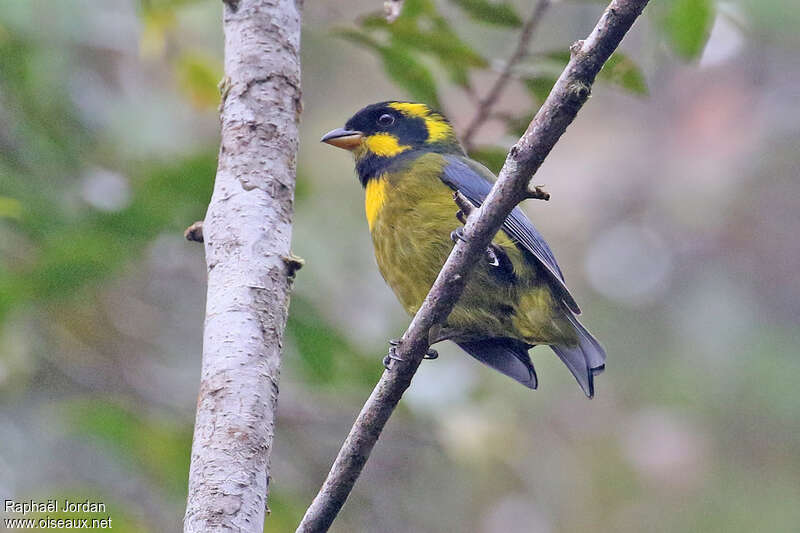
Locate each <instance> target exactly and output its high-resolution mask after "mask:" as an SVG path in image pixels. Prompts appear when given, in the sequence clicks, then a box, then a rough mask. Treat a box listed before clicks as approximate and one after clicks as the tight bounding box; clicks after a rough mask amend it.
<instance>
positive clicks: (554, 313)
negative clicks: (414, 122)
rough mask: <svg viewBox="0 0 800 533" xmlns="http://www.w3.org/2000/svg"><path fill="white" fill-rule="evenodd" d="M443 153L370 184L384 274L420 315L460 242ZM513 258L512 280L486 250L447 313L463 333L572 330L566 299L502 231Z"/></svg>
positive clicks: (369, 204)
mask: <svg viewBox="0 0 800 533" xmlns="http://www.w3.org/2000/svg"><path fill="white" fill-rule="evenodd" d="M444 164H446V163H445V160H444V158H443V157H442V156H441V155H439V154H434V153H429V154H425V155H422V156H421V157H419V158H417V159H416V160H414V161H413V162H410V163H409V164H408V166H407V167H405V168H403V169H400V170H397V171H395V172H388V173H386V174H383V175H381V177H380V178H379V179H377V180H373V182H371V183H368V184H367V187H366V202H365V205H366V211H367V218H368V222H369V224H370V232H371V235H372V242H373V245H374V247H375V257H376V260H377V263H378V268H379V269H380V272H381V274H382V275H383V278H384V279H385V280H386V282H387V283H388V284H389V286H390V287H391V288H392V290H393V291H394V292H395V294H396V296H397V298H398V299H399V300H400V303H401V304H402V305H403V307H404V308H405V310H406V311H407V312H408V313H409V314H411V315H413V314H414V313H416V312H417V310H418V309H419V306H420V305H421V304H422V301H423V300H424V299H425V296H426V295H427V294H428V291H429V290H430V288H431V286H432V285H433V282H434V281H435V280H436V276H437V275H438V273H439V270H440V269H441V267H442V265H443V264H444V262H445V260H446V259H447V256H448V255H449V254H450V251H451V250H452V248H453V246H454V244H453V242H452V240H451V238H450V233H451V231H453V230H454V229H456V228H457V227H459V226H460V225H461V223H460V222H459V221H458V219H457V218H456V211H457V210H458V208H457V207H456V205H455V202H454V201H453V191H452V189H450V188H449V187H448V186H447V185H445V184H444V183H443V182H442V181H441V179H440V178H439V176H440V175H441V173H442V168H443V165H444ZM494 243H495V244H497V245H499V246H501V247H502V248H503V250H504V251H505V252H506V254H507V255H508V257H509V259H510V260H511V262H512V264H513V267H514V273H515V279H514V281H513V282H511V281H509V280H507V279H502V278H501V277H498V276H496V275H493V274H492V268H493V267H492V266H491V265H490V264H489V260H488V258H487V257H482V258H481V260H480V262H479V264H478V265H476V266H475V268H474V269H473V270H472V272H471V274H470V278H469V280H468V283H467V286H466V288H465V291H464V294H463V295H462V297H461V298H460V299H459V301H458V303H457V304H456V306H455V308H454V309H453V311H452V313H451V314H450V316H449V318H448V320H447V326H448V327H449V328H452V329H455V330H458V331H462V332H464V337H465V338H466V337H469V336H477V337H484V336H489V337H512V338H518V339H520V340H523V341H525V342H528V343H530V344H537V343H545V344H549V343H553V342H560V341H562V340H564V339H566V338H569V339H570V340H571V338H572V337H573V335H574V334H573V330H572V328H571V327H568V325H567V324H566V323H564V321H563V319H561V318H560V317H561V315H562V311H561V309H560V306H559V305H558V304H556V303H555V302H554V299H553V296H552V292H551V290H550V288H549V287H548V286H547V285H546V283H544V281H542V280H541V279H539V277H538V276H537V274H536V269H535V268H533V266H532V265H531V264H530V263H529V259H528V258H526V257H525V255H524V253H523V252H522V250H520V249H519V248H518V247H517V246H516V245H515V244H514V243H513V242H512V241H511V239H510V238H509V237H508V235H506V234H505V232H503V231H501V232H500V233H499V234H498V235H497V236H496V237H495V239H494Z"/></svg>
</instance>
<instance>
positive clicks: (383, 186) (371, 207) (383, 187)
mask: <svg viewBox="0 0 800 533" xmlns="http://www.w3.org/2000/svg"><path fill="white" fill-rule="evenodd" d="M388 187H389V182H388V181H386V178H385V177H384V176H378V177H377V178H375V179H371V180H369V181H368V182H367V187H366V189H365V191H364V192H365V193H366V194H365V195H364V210H365V211H366V213H367V224H369V229H370V230H372V225H373V224H374V223H375V219H376V218H378V213H380V212H381V208H382V207H383V204H384V203H386V193H387V189H388Z"/></svg>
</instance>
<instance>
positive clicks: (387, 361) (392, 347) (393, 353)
mask: <svg viewBox="0 0 800 533" xmlns="http://www.w3.org/2000/svg"><path fill="white" fill-rule="evenodd" d="M398 344H400V341H399V340H397V339H392V340H390V341H389V353H387V354H386V357H384V358H383V367H384V368H385V369H386V370H390V367H391V366H392V361H393V360H394V361H405V359H403V358H401V357H398V356H397V345H398Z"/></svg>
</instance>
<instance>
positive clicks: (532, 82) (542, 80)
mask: <svg viewBox="0 0 800 533" xmlns="http://www.w3.org/2000/svg"><path fill="white" fill-rule="evenodd" d="M557 79H558V78H557V77H555V76H547V75H543V76H536V77H534V78H528V79H526V80H525V87H527V88H528V91H529V92H530V93H531V96H533V99H534V100H536V102H538V103H539V104H540V105H541V104H542V103H544V101H545V100H546V99H547V95H549V94H550V91H551V90H552V89H553V85H555V83H556V80H557Z"/></svg>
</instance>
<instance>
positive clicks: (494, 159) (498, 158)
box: [469, 146, 508, 174]
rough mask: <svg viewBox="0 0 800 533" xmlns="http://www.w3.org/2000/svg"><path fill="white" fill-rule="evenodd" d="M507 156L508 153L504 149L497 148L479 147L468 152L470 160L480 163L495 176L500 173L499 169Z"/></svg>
mask: <svg viewBox="0 0 800 533" xmlns="http://www.w3.org/2000/svg"><path fill="white" fill-rule="evenodd" d="M507 155H508V151H507V150H506V149H505V148H498V147H496V146H481V147H479V148H475V149H474V150H470V152H469V156H470V157H471V158H472V159H474V160H475V161H478V162H479V163H482V164H483V165H485V166H486V168H488V169H489V170H491V171H492V172H494V173H495V174H497V173H498V172H500V169H501V168H503V164H504V163H505V162H506V156H507Z"/></svg>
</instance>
